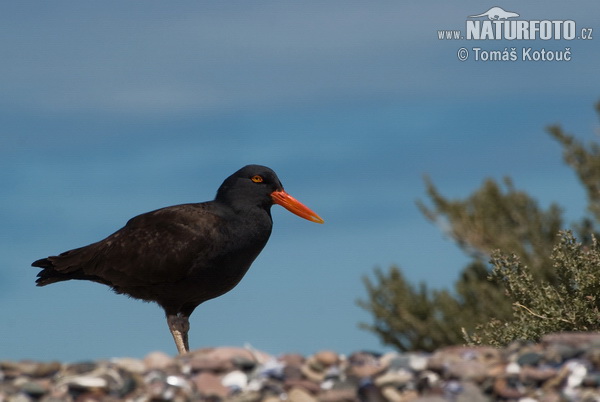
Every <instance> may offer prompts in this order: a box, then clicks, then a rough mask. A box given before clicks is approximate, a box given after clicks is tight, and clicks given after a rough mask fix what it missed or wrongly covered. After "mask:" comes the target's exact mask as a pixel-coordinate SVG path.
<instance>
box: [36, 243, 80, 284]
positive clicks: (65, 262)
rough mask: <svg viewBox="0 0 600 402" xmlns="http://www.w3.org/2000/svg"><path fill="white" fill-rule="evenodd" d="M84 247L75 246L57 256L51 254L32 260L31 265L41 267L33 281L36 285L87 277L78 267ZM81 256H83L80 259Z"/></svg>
mask: <svg viewBox="0 0 600 402" xmlns="http://www.w3.org/2000/svg"><path fill="white" fill-rule="evenodd" d="M86 248H87V247H82V248H77V249H74V250H69V251H66V252H64V253H62V254H60V255H58V256H51V257H47V258H42V259H39V260H37V261H34V262H33V263H32V264H31V266H32V267H38V268H43V269H42V270H41V271H40V272H38V274H37V278H38V279H37V280H36V281H35V283H36V285H37V286H46V285H50V284H51V283H56V282H62V281H68V280H70V279H89V278H88V277H87V275H85V274H84V273H83V272H82V271H81V269H80V267H81V261H82V260H85V256H83V255H82V254H86V251H87V250H86ZM82 257H84V258H83V259H82Z"/></svg>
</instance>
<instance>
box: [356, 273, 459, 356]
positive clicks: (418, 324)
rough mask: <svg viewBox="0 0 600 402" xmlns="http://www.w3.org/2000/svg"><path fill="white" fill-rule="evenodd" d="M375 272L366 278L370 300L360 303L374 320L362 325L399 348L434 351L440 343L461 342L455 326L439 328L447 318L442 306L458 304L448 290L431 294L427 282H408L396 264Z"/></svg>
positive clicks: (385, 341) (387, 342)
mask: <svg viewBox="0 0 600 402" xmlns="http://www.w3.org/2000/svg"><path fill="white" fill-rule="evenodd" d="M374 274H375V281H374V282H372V281H371V280H370V279H369V278H367V277H365V278H363V281H364V284H365V287H366V288H367V293H368V294H369V301H368V302H367V301H361V300H359V301H358V304H359V305H360V306H361V307H363V308H365V309H366V310H368V311H370V312H371V313H372V314H373V316H374V317H375V323H374V324H372V325H368V324H364V323H363V324H361V327H362V328H364V329H367V330H370V331H372V332H374V333H376V334H377V335H378V336H379V337H380V339H381V340H382V341H383V342H384V343H386V344H389V345H393V346H395V347H396V348H398V349H399V350H414V349H418V350H426V351H431V350H434V349H435V348H436V347H437V346H438V345H440V344H452V343H456V342H459V341H460V332H459V331H458V332H457V331H456V328H455V330H454V331H446V330H445V328H441V327H440V325H441V324H442V323H444V322H445V320H444V319H443V318H448V317H447V316H446V317H444V316H445V312H444V311H442V310H441V309H440V308H439V307H440V305H442V304H443V303H448V307H449V308H450V309H452V307H450V306H454V305H455V304H456V301H455V300H454V299H453V298H452V297H450V296H449V295H448V294H447V293H446V292H440V293H431V292H429V291H428V289H427V287H426V285H425V284H424V283H421V284H419V286H418V287H415V286H413V285H411V284H409V283H408V282H407V281H406V280H405V279H404V276H403V275H402V272H401V271H400V269H399V268H397V267H391V268H390V269H389V271H388V272H387V274H384V273H383V272H382V271H381V270H380V269H375V272H374ZM455 311H456V309H455ZM458 329H460V327H458Z"/></svg>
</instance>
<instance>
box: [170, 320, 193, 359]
mask: <svg viewBox="0 0 600 402" xmlns="http://www.w3.org/2000/svg"><path fill="white" fill-rule="evenodd" d="M167 324H169V330H170V331H171V335H173V339H174V340H175V345H176V346H177V351H178V352H179V354H180V355H182V354H184V353H187V352H189V351H190V346H189V344H188V331H189V330H190V322H189V321H188V317H187V316H186V315H183V314H182V313H177V314H167Z"/></svg>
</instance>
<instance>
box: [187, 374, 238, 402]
mask: <svg viewBox="0 0 600 402" xmlns="http://www.w3.org/2000/svg"><path fill="white" fill-rule="evenodd" d="M192 381H193V382H194V384H195V385H196V388H197V389H198V391H199V392H200V394H201V395H202V396H203V397H205V398H211V397H217V398H225V397H227V395H229V389H228V388H227V387H225V386H224V385H223V384H222V383H221V379H220V378H219V376H217V375H215V374H213V373H209V372H203V373H200V374H197V375H195V376H194V377H192Z"/></svg>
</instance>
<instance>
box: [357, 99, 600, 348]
mask: <svg viewBox="0 0 600 402" xmlns="http://www.w3.org/2000/svg"><path fill="white" fill-rule="evenodd" d="M596 109H597V111H598V113H599V114H600V103H598V105H597V106H596ZM548 131H549V133H550V135H551V136H552V137H553V138H554V139H556V140H557V141H558V142H559V144H560V145H561V146H562V147H563V153H564V155H563V156H564V160H565V162H566V163H567V164H568V165H569V166H570V167H572V168H573V169H574V170H575V172H576V174H577V177H578V178H579V179H580V181H581V183H582V185H583V187H584V188H585V189H586V192H587V195H588V201H589V205H588V212H589V213H590V214H591V216H585V217H584V218H582V220H581V221H580V222H577V223H575V224H573V226H572V227H573V229H574V230H576V231H577V233H578V235H579V236H580V237H581V238H582V239H583V246H582V245H580V244H578V243H577V242H576V241H575V239H574V237H573V235H572V234H571V232H561V234H560V236H559V237H557V233H559V231H560V230H562V229H563V228H564V223H563V219H562V211H561V209H560V208H559V206H558V205H556V204H552V205H550V206H549V207H548V208H547V209H543V208H541V207H540V206H539V205H538V203H537V202H536V201H535V200H534V199H533V198H532V197H530V196H529V195H528V194H527V193H526V192H524V191H520V190H517V189H515V187H514V186H513V184H512V181H511V180H510V179H509V178H505V179H504V180H503V182H502V184H499V183H497V182H496V181H495V180H492V179H487V180H485V181H484V182H483V184H482V186H481V187H480V188H479V189H478V190H476V191H475V192H474V193H473V194H471V195H470V196H468V197H466V198H464V199H459V200H449V199H447V198H446V197H444V196H443V195H442V194H441V193H440V192H439V191H438V189H437V188H436V187H435V186H434V184H433V183H432V181H431V180H430V179H429V178H425V183H426V186H427V195H428V198H429V201H430V203H431V206H427V205H426V204H425V203H424V202H421V201H419V202H418V207H419V209H420V210H421V212H422V213H423V214H424V215H425V217H426V218H427V219H429V220H430V221H432V222H434V223H436V224H437V225H439V226H440V227H441V228H442V230H444V231H445V232H446V233H447V234H448V235H449V236H450V237H451V238H452V239H453V240H454V241H455V242H456V243H457V245H458V246H459V247H460V248H461V249H462V250H463V251H464V252H465V253H467V255H469V256H470V257H471V259H472V261H471V263H469V264H468V266H467V267H466V268H465V269H464V270H463V272H462V274H461V275H460V278H459V279H458V281H457V282H456V283H455V285H454V289H453V291H447V290H442V291H435V290H429V289H427V287H426V285H425V284H424V283H421V284H420V285H419V286H418V287H415V286H413V285H411V284H410V283H407V281H406V280H405V278H404V276H403V275H402V272H401V271H400V269H399V268H397V267H391V268H390V269H389V270H388V271H387V272H384V271H382V270H381V269H376V270H375V272H374V274H375V278H374V280H371V279H370V278H368V277H364V278H363V282H364V284H365V287H366V289H367V294H368V299H367V300H359V301H358V304H359V306H361V307H362V308H364V309H366V310H367V311H369V312H370V313H371V314H372V316H373V320H374V322H373V324H365V323H362V324H361V327H362V328H365V329H367V330H369V331H372V332H374V333H375V334H377V335H378V336H379V337H380V339H381V340H382V342H383V343H385V344H389V345H393V346H395V347H397V348H398V349H400V350H426V351H430V350H434V349H436V348H438V347H441V346H446V345H450V344H457V343H461V341H464V340H465V339H466V340H467V341H468V342H470V343H490V344H494V345H502V344H506V343H508V342H510V341H512V340H515V339H517V338H525V339H538V338H539V337H540V336H541V335H543V334H544V333H547V332H551V331H557V330H600V316H599V313H598V311H599V308H600V306H599V302H598V300H599V299H598V298H597V296H596V295H597V294H598V293H599V291H600V268H599V267H600V259H599V257H598V256H599V251H598V245H597V242H596V240H595V239H594V236H593V234H594V228H595V226H596V225H597V223H599V222H600V145H598V144H596V143H591V144H589V145H587V146H586V145H583V144H581V143H580V142H578V141H577V140H575V138H574V137H573V136H572V135H569V134H566V133H565V132H564V131H563V130H562V129H561V128H560V127H558V126H553V127H550V128H549V129H548ZM596 236H597V235H596ZM597 237H598V236H597ZM557 240H558V241H557ZM494 250H502V251H494ZM507 253H508V254H507ZM490 258H491V263H492V265H493V270H492V271H491V272H490V270H489V269H488V265H487V264H486V261H489V260H490Z"/></svg>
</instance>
